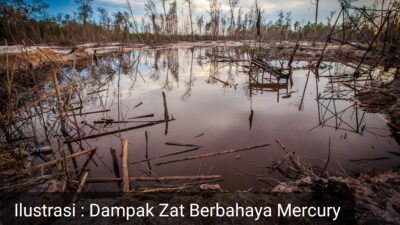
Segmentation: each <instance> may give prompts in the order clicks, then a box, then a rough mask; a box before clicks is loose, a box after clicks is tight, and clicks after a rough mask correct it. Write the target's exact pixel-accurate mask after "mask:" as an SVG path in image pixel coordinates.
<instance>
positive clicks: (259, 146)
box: [156, 144, 271, 166]
mask: <svg viewBox="0 0 400 225" xmlns="http://www.w3.org/2000/svg"><path fill="white" fill-rule="evenodd" d="M269 145H271V144H263V145H256V146H252V147H246V148H238V149H232V150H226V151H222V152H213V153H207V154H203V155H196V156H190V157H186V158H182V159H176V160H171V161H166V162H160V163H156V165H157V166H159V165H163V164H169V163H174V162H181V161H187V160H193V159H200V158H206V157H212V156H218V155H224V154H229V153H234V152H241V151H248V150H252V149H256V148H262V147H266V146H269Z"/></svg>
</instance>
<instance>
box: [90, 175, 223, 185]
mask: <svg viewBox="0 0 400 225" xmlns="http://www.w3.org/2000/svg"><path fill="white" fill-rule="evenodd" d="M219 178H222V176H221V175H208V176H166V177H130V178H129V181H141V182H152V181H179V180H212V179H219ZM118 181H122V178H115V177H110V178H105V177H99V178H88V179H86V183H109V182H118Z"/></svg>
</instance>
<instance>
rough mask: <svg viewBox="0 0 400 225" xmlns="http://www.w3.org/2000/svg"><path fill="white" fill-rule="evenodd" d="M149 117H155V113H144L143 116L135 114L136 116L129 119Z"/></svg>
mask: <svg viewBox="0 0 400 225" xmlns="http://www.w3.org/2000/svg"><path fill="white" fill-rule="evenodd" d="M148 117H154V114H147V115H143V116H135V117H131V118H128V119H140V118H148Z"/></svg>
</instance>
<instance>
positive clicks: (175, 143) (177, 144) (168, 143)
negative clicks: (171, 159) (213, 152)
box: [165, 142, 200, 147]
mask: <svg viewBox="0 0 400 225" xmlns="http://www.w3.org/2000/svg"><path fill="white" fill-rule="evenodd" d="M165 144H166V145H174V146H182V147H200V146H198V145H194V144H181V143H177V142H165Z"/></svg>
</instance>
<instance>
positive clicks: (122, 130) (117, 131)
mask: <svg viewBox="0 0 400 225" xmlns="http://www.w3.org/2000/svg"><path fill="white" fill-rule="evenodd" d="M173 120H174V119H171V120H169V121H173ZM164 122H165V121H164V120H157V121H154V122H150V123H146V124H141V125H138V126H134V127H127V128H123V129H119V130H113V131H108V132H105V133H100V134H93V135H88V136H84V137H80V138H74V139H67V140H65V141H64V143H72V142H76V141H82V140H87V139H92V138H97V137H102V136H106V135H110V134H116V133H120V132H125V131H130V130H135V129H140V128H143V127H149V126H154V125H156V124H160V123H164Z"/></svg>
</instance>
